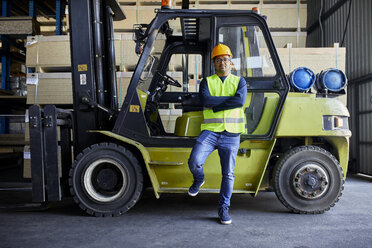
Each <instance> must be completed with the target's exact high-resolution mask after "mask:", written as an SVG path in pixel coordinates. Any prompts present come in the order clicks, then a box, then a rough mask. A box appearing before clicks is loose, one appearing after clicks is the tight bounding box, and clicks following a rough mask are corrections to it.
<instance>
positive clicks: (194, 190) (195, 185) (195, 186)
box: [189, 180, 205, 196]
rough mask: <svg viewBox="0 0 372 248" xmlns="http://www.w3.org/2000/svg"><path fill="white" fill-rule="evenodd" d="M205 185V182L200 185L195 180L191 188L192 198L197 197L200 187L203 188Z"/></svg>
mask: <svg viewBox="0 0 372 248" xmlns="http://www.w3.org/2000/svg"><path fill="white" fill-rule="evenodd" d="M204 183H205V181H203V182H201V183H200V182H197V181H195V180H194V182H193V184H192V185H191V187H190V188H189V195H190V196H196V195H197V194H198V193H199V189H200V187H201V186H203V184H204Z"/></svg>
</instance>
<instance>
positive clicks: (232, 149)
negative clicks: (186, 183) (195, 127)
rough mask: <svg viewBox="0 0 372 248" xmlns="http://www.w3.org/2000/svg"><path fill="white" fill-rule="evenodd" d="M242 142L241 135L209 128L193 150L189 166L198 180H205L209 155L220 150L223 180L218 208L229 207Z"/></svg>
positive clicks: (202, 133)
mask: <svg viewBox="0 0 372 248" xmlns="http://www.w3.org/2000/svg"><path fill="white" fill-rule="evenodd" d="M239 144H240V135H238V136H236V137H230V136H227V135H225V134H223V133H215V132H212V131H209V130H204V131H202V132H201V134H200V136H199V138H198V139H197V140H196V144H195V146H194V148H193V149H192V151H191V155H190V159H189V168H190V171H191V173H192V174H193V176H194V180H196V181H198V182H202V181H204V172H203V164H204V162H205V160H206V159H207V158H208V156H209V155H210V154H211V153H212V152H213V151H214V150H215V149H217V150H218V155H219V156H220V162H221V171H222V182H221V189H220V196H219V201H218V208H223V207H229V206H230V198H231V195H232V191H233V187H234V179H235V176H234V167H235V160H236V155H237V153H238V149H239Z"/></svg>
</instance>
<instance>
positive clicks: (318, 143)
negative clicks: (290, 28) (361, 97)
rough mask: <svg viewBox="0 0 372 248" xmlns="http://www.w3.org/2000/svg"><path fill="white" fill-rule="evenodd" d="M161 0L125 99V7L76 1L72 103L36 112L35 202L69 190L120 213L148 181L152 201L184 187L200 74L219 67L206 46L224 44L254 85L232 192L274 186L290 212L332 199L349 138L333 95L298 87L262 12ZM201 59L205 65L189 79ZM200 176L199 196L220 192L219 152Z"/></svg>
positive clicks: (109, 0)
mask: <svg viewBox="0 0 372 248" xmlns="http://www.w3.org/2000/svg"><path fill="white" fill-rule="evenodd" d="M166 2H167V1H163V3H165V5H164V6H162V8H161V9H156V10H155V12H156V16H155V18H154V19H153V20H152V21H151V23H149V24H138V25H135V26H134V30H133V34H134V36H133V40H134V42H135V43H136V47H135V49H136V53H137V54H138V55H139V56H140V57H139V60H138V63H137V65H136V67H135V70H134V72H133V76H132V78H131V80H130V84H129V87H128V90H127V93H126V96H125V98H124V101H123V102H118V92H117V83H118V82H117V81H118V80H117V78H116V71H117V68H116V64H115V51H114V43H113V42H114V39H113V36H114V34H113V22H114V21H116V20H123V19H125V14H124V12H123V11H122V9H121V8H120V5H119V4H118V2H117V1H116V0H73V1H69V14H70V15H69V18H70V45H71V62H72V63H71V65H72V83H73V86H72V90H73V109H71V107H70V108H61V107H56V106H55V105H47V106H45V107H43V108H42V107H40V106H37V105H34V106H31V107H30V108H29V121H30V150H31V176H32V197H33V201H35V202H53V201H60V200H61V199H62V196H64V195H66V196H72V197H73V199H74V201H75V202H76V204H78V205H79V207H80V208H81V209H82V210H84V211H85V212H86V213H88V214H89V215H93V216H120V215H122V214H123V213H125V212H127V211H128V210H129V209H130V208H132V207H133V206H134V205H135V204H136V203H137V202H138V201H139V200H140V197H141V194H142V193H143V190H144V188H145V187H152V189H153V192H154V194H155V197H156V198H159V197H160V196H161V194H163V193H181V194H185V193H187V191H188V188H189V186H190V185H191V184H192V180H193V178H192V174H191V173H190V171H189V168H188V159H189V156H190V153H191V150H192V147H193V146H194V144H195V141H196V139H197V137H198V135H199V134H200V125H201V123H202V121H203V106H202V104H201V103H200V100H199V97H198V89H197V85H198V80H200V79H201V78H206V77H207V76H209V75H212V74H214V68H213V65H212V61H211V51H212V48H213V47H214V46H215V45H216V44H218V43H223V44H225V45H227V46H229V47H230V48H231V51H232V54H233V60H232V61H233V63H234V68H235V69H234V71H233V74H235V75H237V76H240V77H244V78H245V80H246V81H247V86H248V96H247V100H246V103H245V105H244V111H245V117H246V123H247V126H246V131H245V132H244V133H243V134H242V135H241V140H240V147H239V151H238V155H237V159H236V167H235V184H234V189H233V193H248V194H250V195H252V196H256V195H257V194H258V192H259V191H275V193H276V195H277V197H278V199H279V200H280V201H281V202H282V203H283V204H284V205H285V206H286V207H287V208H288V209H289V210H290V211H292V212H294V213H306V214H318V213H323V212H325V211H327V210H329V209H330V208H331V207H332V206H334V205H335V203H336V202H337V201H338V199H339V197H340V196H341V193H342V190H343V184H344V180H345V178H346V172H347V165H348V151H349V137H350V136H351V131H350V130H349V126H348V118H349V112H348V110H347V108H346V106H345V105H344V104H343V103H342V102H341V101H339V100H337V98H336V97H335V96H336V95H337V94H333V93H332V92H321V93H319V92H318V93H313V92H310V91H308V92H293V90H292V89H291V87H290V84H289V82H288V78H287V76H286V75H285V73H284V70H283V67H282V64H281V62H280V59H279V57H278V54H277V51H276V49H275V46H274V43H273V40H272V37H271V35H270V31H269V28H268V26H267V23H266V19H265V17H264V16H261V15H260V14H258V13H257V12H256V11H254V10H252V11H250V10H212V9H208V10H203V9H189V8H188V1H184V2H183V3H182V9H172V8H171V7H170V6H169V5H166ZM82 10H84V11H82ZM195 56H196V57H197V58H199V59H198V61H197V64H198V65H199V66H200V68H201V71H199V72H198V73H195V74H192V73H190V72H194V71H195V70H194V68H193V66H195V64H193V63H191V62H193V60H192V59H190V58H194V57H195ZM175 63H178V67H179V69H178V71H177V73H174V64H175ZM175 74H177V76H175ZM175 110H176V111H175ZM172 111H173V112H177V113H178V116H176V119H175V121H174V128H169V127H165V123H166V122H167V120H168V119H167V116H166V115H164V113H168V112H169V113H171V112H172ZM59 157H60V158H61V159H59ZM204 173H205V184H204V186H203V187H202V188H201V189H200V193H218V192H219V188H220V184H221V167H220V164H219V157H218V153H217V151H214V152H213V153H212V154H211V155H210V156H209V158H208V159H207V160H206V163H205V165H204Z"/></svg>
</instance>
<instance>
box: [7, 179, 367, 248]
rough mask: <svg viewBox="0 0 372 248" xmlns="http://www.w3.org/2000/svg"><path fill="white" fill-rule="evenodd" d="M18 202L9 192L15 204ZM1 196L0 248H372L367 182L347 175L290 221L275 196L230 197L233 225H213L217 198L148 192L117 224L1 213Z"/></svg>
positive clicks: (65, 207)
mask: <svg viewBox="0 0 372 248" xmlns="http://www.w3.org/2000/svg"><path fill="white" fill-rule="evenodd" d="M17 197H18V199H21V198H22V197H24V196H19V195H16V194H14V193H12V198H13V200H14V199H16V198H17ZM10 201H11V200H10V199H9V193H8V194H7V195H6V194H5V193H4V192H0V208H1V209H0V223H1V225H0V247H1V248H5V247H12V248H13V247H38V248H39V247H43V248H44V247H53V248H56V247H89V248H92V247H121V248H125V247H260V248H262V247H290V248H292V247H293V248H300V247H301V248H305V247H353V248H355V247H372V179H371V178H365V177H359V176H350V177H348V178H347V180H346V183H345V190H344V192H343V196H342V197H341V198H340V201H339V202H338V203H337V204H336V206H335V207H333V208H331V210H330V211H328V212H326V213H325V214H321V215H299V214H292V213H289V212H288V211H287V209H286V208H285V207H284V206H282V205H281V203H280V202H279V201H278V200H277V198H276V196H275V194H274V193H272V192H263V193H260V194H259V195H258V196H257V197H256V198H252V197H250V196H249V195H233V198H232V207H231V210H230V214H231V217H232V220H233V224H232V225H229V226H225V225H221V224H219V222H218V219H217V211H216V203H217V195H215V194H200V195H198V196H197V197H196V198H190V197H188V196H187V195H186V194H165V195H162V197H161V198H160V199H159V200H156V199H155V197H154V195H153V193H152V192H151V191H149V190H148V191H146V192H145V193H144V195H143V197H142V199H141V201H140V202H138V204H137V205H136V206H135V207H134V208H133V209H131V210H130V211H129V212H127V213H126V214H125V215H123V216H121V217H117V218H96V217H90V216H87V215H85V214H84V213H83V212H82V211H81V210H80V209H79V208H78V207H77V206H76V205H75V204H74V203H73V201H72V200H71V199H65V200H63V201H62V202H59V203H56V204H54V205H53V206H52V207H51V208H49V209H48V210H44V211H19V210H14V209H5V207H6V206H9V205H8V204H9V203H10Z"/></svg>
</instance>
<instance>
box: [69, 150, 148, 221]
mask: <svg viewBox="0 0 372 248" xmlns="http://www.w3.org/2000/svg"><path fill="white" fill-rule="evenodd" d="M98 148H109V149H115V150H117V149H120V152H122V153H123V154H124V155H125V156H126V157H127V158H128V160H131V161H133V166H135V167H137V169H138V170H139V171H142V169H141V166H140V164H139V162H138V159H137V158H136V157H135V156H134V155H133V153H132V152H131V151H129V150H128V149H126V148H125V147H123V146H119V145H117V144H114V143H99V144H94V145H91V146H90V147H87V148H85V149H84V150H83V151H82V152H81V153H80V154H79V155H78V156H77V157H76V159H75V161H74V162H73V164H72V166H71V169H70V171H69V179H68V182H69V187H70V193H71V195H72V197H73V199H74V201H75V203H76V204H77V205H78V206H79V207H80V208H81V209H82V210H83V211H85V212H86V213H87V214H89V215H92V216H96V217H117V216H120V215H122V214H124V213H125V212H127V211H128V210H129V209H130V208H131V207H133V206H134V205H135V204H136V202H137V201H138V200H139V198H140V196H141V194H142V188H143V177H141V178H140V179H141V180H140V181H139V182H138V185H139V186H140V187H138V190H137V191H136V192H135V193H134V194H133V198H132V199H131V201H129V202H128V203H127V204H125V205H124V206H122V208H121V209H119V210H117V211H115V212H112V213H110V214H103V213H100V212H95V211H93V210H92V209H90V208H88V207H86V206H85V205H84V204H83V203H82V202H81V201H80V200H79V197H77V194H76V192H75V189H74V185H73V180H72V176H73V174H74V170H75V169H76V166H77V164H78V161H80V160H81V159H82V158H83V157H84V156H86V155H87V154H89V153H90V152H91V151H92V150H95V149H98Z"/></svg>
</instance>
